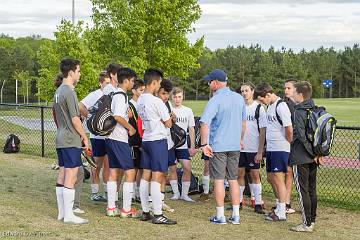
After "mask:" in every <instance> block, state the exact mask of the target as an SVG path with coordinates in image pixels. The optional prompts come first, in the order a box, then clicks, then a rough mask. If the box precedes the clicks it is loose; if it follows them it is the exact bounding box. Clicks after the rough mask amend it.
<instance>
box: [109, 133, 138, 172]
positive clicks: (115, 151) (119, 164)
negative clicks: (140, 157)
mask: <svg viewBox="0 0 360 240" xmlns="http://www.w3.org/2000/svg"><path fill="white" fill-rule="evenodd" d="M105 145H106V152H107V154H108V158H109V168H121V169H124V170H129V169H134V168H135V166H134V160H133V159H132V156H131V149H130V146H129V144H128V143H125V142H120V141H116V140H113V139H105Z"/></svg>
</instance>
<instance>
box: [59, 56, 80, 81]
mask: <svg viewBox="0 0 360 240" xmlns="http://www.w3.org/2000/svg"><path fill="white" fill-rule="evenodd" d="M77 66H80V61H79V60H77V59H72V58H65V59H63V60H61V62H60V72H61V73H62V74H63V76H64V78H67V77H68V74H69V72H70V71H74V72H75V70H76V68H77Z"/></svg>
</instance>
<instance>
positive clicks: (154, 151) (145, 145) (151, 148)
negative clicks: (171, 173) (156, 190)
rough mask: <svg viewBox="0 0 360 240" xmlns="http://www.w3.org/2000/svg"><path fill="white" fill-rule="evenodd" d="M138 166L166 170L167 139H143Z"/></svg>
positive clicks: (154, 170) (158, 170)
mask: <svg viewBox="0 0 360 240" xmlns="http://www.w3.org/2000/svg"><path fill="white" fill-rule="evenodd" d="M141 148H142V152H141V153H142V154H141V162H140V167H141V168H143V169H148V170H151V171H153V172H163V173H166V172H167V171H168V166H169V165H168V161H169V158H168V145H167V140H166V139H162V140H156V141H143V142H142V145H141Z"/></svg>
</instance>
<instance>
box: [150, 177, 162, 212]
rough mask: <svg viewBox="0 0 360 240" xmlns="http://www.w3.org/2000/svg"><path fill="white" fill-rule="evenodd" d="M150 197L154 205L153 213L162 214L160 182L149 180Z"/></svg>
mask: <svg viewBox="0 0 360 240" xmlns="http://www.w3.org/2000/svg"><path fill="white" fill-rule="evenodd" d="M150 192H151V198H152V202H153V206H154V215H162V202H161V184H160V183H158V182H155V181H151V189H150Z"/></svg>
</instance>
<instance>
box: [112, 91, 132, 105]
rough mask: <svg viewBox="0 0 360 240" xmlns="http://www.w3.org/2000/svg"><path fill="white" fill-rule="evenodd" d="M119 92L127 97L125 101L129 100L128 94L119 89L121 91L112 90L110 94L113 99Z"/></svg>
mask: <svg viewBox="0 0 360 240" xmlns="http://www.w3.org/2000/svg"><path fill="white" fill-rule="evenodd" d="M117 94H121V95H123V96H124V97H125V103H127V102H128V96H127V95H126V93H124V92H121V91H119V92H111V93H109V96H110V97H111V99H112V98H113V97H114V96H115V95H117Z"/></svg>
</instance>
